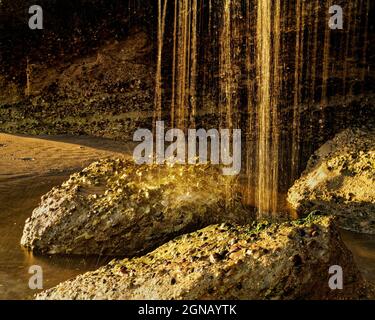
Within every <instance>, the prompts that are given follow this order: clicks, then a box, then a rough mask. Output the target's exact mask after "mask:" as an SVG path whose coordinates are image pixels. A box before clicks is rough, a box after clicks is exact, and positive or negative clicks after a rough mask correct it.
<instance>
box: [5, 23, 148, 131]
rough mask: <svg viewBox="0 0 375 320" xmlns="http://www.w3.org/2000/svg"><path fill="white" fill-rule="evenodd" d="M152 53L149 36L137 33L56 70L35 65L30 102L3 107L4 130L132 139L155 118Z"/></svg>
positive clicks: (56, 67)
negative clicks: (153, 110) (140, 128)
mask: <svg viewBox="0 0 375 320" xmlns="http://www.w3.org/2000/svg"><path fill="white" fill-rule="evenodd" d="M151 54H152V47H151V46H150V43H149V38H148V36H147V34H145V33H144V32H143V31H140V30H138V29H134V30H133V33H132V35H130V36H129V37H128V38H127V39H126V40H124V41H117V40H112V41H110V42H109V43H108V44H106V45H104V46H102V47H101V48H100V49H99V50H98V51H97V52H95V53H94V54H91V55H89V56H86V57H83V58H76V59H74V60H72V61H70V62H65V63H63V62H62V63H60V64H59V65H55V66H54V67H47V66H45V65H44V64H31V65H30V66H29V73H30V78H29V88H28V90H29V94H30V96H31V97H32V98H31V99H30V100H29V101H28V102H21V103H18V104H16V105H9V106H8V107H7V108H1V109H0V116H1V123H0V127H1V128H2V130H3V131H5V132H28V133H34V134H76V135H77V134H78V135H79V134H83V133H85V134H88V135H93V136H103V137H111V138H124V136H125V137H131V136H132V133H133V132H134V131H135V130H136V128H138V127H145V126H147V125H148V124H149V123H150V122H151V119H152V116H153V112H152V108H153V76H152V75H153V66H152V62H151V61H150V60H149V56H150V55H151ZM12 88H13V87H12ZM13 89H14V90H16V89H15V88H13ZM9 90H10V89H9ZM13 99H14V98H13Z"/></svg>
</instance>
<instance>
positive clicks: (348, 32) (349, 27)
mask: <svg viewBox="0 0 375 320" xmlns="http://www.w3.org/2000/svg"><path fill="white" fill-rule="evenodd" d="M348 6H349V8H348V18H347V20H348V21H347V23H346V24H345V28H346V32H345V37H346V44H345V51H344V57H343V60H344V70H343V76H342V77H343V89H342V90H343V95H344V96H345V95H346V93H347V92H346V91H347V89H346V88H347V78H348V58H349V49H350V45H351V43H350V42H351V30H352V22H353V21H352V20H353V2H352V1H350V2H349V3H348Z"/></svg>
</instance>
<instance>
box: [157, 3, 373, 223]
mask: <svg viewBox="0 0 375 320" xmlns="http://www.w3.org/2000/svg"><path fill="white" fill-rule="evenodd" d="M158 1H159V2H158V19H159V22H158V50H157V68H156V69H157V70H156V80H155V83H156V89H155V91H156V93H155V112H156V115H157V118H158V119H160V118H161V116H162V114H163V115H166V116H167V114H168V113H169V115H170V124H171V126H172V127H178V128H182V129H187V128H189V127H193V128H194V127H198V126H202V125H205V126H207V127H205V128H206V129H209V128H212V127H215V128H227V129H234V128H241V129H242V132H243V139H244V140H245V144H244V145H245V146H246V147H245V150H243V151H244V152H243V160H244V161H243V162H244V164H245V165H244V166H243V168H244V170H243V174H242V175H241V177H240V179H239V180H240V182H241V183H243V185H244V187H243V189H246V190H247V191H246V190H245V191H244V192H243V193H244V195H243V198H244V199H245V200H244V201H245V202H246V203H249V204H250V205H251V206H253V207H255V208H257V213H258V216H268V215H271V216H275V215H276V214H277V213H278V212H279V211H280V208H281V207H282V206H283V201H284V200H282V199H281V196H282V193H285V192H286V189H287V188H288V187H289V186H290V185H291V183H292V182H293V181H294V180H295V179H297V178H298V176H299V174H300V173H301V169H302V168H301V165H302V164H303V162H304V161H306V155H307V154H311V152H312V151H313V150H314V149H315V148H316V145H315V146H314V145H312V144H308V145H306V144H305V145H304V144H303V142H304V141H303V140H308V139H311V137H313V136H314V135H319V136H321V137H324V136H325V134H326V133H325V131H326V130H327V127H326V124H327V121H329V118H327V116H326V110H325V109H326V106H327V105H328V103H329V101H330V98H331V95H332V94H333V93H332V92H334V93H335V94H336V93H338V94H340V95H341V96H342V97H348V96H350V95H353V82H354V78H355V77H357V78H359V79H361V81H362V91H363V90H364V88H363V87H364V82H365V79H366V75H367V69H366V68H365V67H364V66H365V65H366V63H367V41H368V40H367V37H368V36H367V28H368V11H369V7H370V4H369V3H370V1H369V0H355V1H350V2H348V3H345V4H344V3H343V1H339V4H341V5H343V6H344V9H345V12H346V15H345V21H344V22H345V23H344V25H345V30H343V31H341V30H340V31H336V33H333V32H332V30H331V29H330V28H329V26H328V20H329V18H330V15H331V14H330V13H329V10H328V9H329V7H330V6H331V5H332V4H333V1H332V0H329V1H326V2H325V3H322V1H320V0H312V1H304V0H291V1H286V0H284V1H282V0H241V1H236V0H179V1H172V2H168V3H167V0H164V1H163V0H158ZM167 6H168V8H169V9H170V10H168V9H167ZM359 16H364V17H365V19H363V21H361V20H360V19H359ZM166 21H171V23H170V26H169V27H166ZM362 31H365V32H364V33H363V34H362V35H361V36H359V34H360V32H362ZM166 39H170V43H171V48H170V51H171V53H170V54H166V55H164V51H165V50H164V48H165V47H166V46H165V43H166ZM334 41H336V43H340V48H341V50H340V51H339V52H334V51H333V49H332V48H333V44H332V43H333V42H334ZM357 42H363V46H362V48H363V49H361V50H360V51H361V52H357V51H355V50H356V48H357V47H358V45H357ZM169 57H170V58H169ZM348 57H349V58H348ZM163 58H164V60H167V59H170V63H169V64H168V63H167V64H166V68H170V70H169V69H168V70H167V72H166V73H168V72H169V74H170V77H169V78H168V81H165V80H166V79H164V81H162V70H164V69H163V68H162V64H163ZM353 61H355V63H357V64H358V66H357V65H355V63H354V62H353ZM334 68H336V70H334ZM354 68H357V69H356V70H357V76H353V75H354V74H355V73H353V69H354ZM332 77H336V78H340V79H341V80H342V82H341V83H340V84H337V83H334V84H333V83H332V82H331V80H332ZM162 88H163V90H162ZM164 89H166V90H164ZM167 89H168V90H167ZM163 104H164V105H165V107H163V111H165V112H163V113H162V105H163ZM207 114H208V116H207V119H205V120H202V117H203V116H204V115H207ZM202 115H203V116H202ZM210 116H211V117H210ZM306 120H307V121H306ZM306 135H307V136H308V137H307V138H306V137H305V136H306ZM309 137H310V138H309ZM302 138H303V139H302ZM323 139H324V138H323ZM317 140H319V139H317Z"/></svg>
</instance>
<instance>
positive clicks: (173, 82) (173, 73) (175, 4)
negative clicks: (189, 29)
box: [171, 1, 178, 128]
mask: <svg viewBox="0 0 375 320" xmlns="http://www.w3.org/2000/svg"><path fill="white" fill-rule="evenodd" d="M177 12H178V1H175V2H174V19H173V53H172V56H173V57H172V84H171V86H172V97H171V127H172V128H173V127H174V125H175V112H176V111H175V105H176V58H177Z"/></svg>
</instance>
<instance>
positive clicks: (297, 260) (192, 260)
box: [37, 217, 371, 300]
mask: <svg viewBox="0 0 375 320" xmlns="http://www.w3.org/2000/svg"><path fill="white" fill-rule="evenodd" d="M332 265H340V266H341V267H342V268H343V272H344V275H345V280H344V290H331V289H330V288H329V285H328V281H329V277H330V275H329V273H328V270H329V267H330V266H332ZM370 295H371V293H370V289H369V288H368V286H367V284H366V283H365V282H364V280H363V279H362V276H361V275H360V274H359V272H358V270H357V268H356V266H355V264H354V263H353V258H352V255H351V253H350V252H349V251H348V250H347V248H346V247H345V246H344V244H343V243H342V241H341V238H340V236H339V233H338V231H337V228H336V227H335V224H334V221H333V219H332V218H331V217H314V218H313V219H308V220H306V221H302V222H301V221H299V223H292V222H289V223H283V224H270V225H269V226H267V227H266V228H260V229H259V228H258V229H257V228H254V226H251V225H248V226H238V225H230V224H221V225H211V226H208V227H206V228H204V229H202V230H199V231H196V232H194V233H191V234H186V235H183V236H180V237H178V238H176V239H174V240H172V241H170V242H168V243H166V244H164V245H162V246H161V247H159V248H158V249H156V250H154V251H153V252H150V253H149V254H147V255H145V256H143V257H138V258H132V259H125V260H113V261H112V262H110V263H109V264H108V265H107V266H104V267H102V268H100V269H98V270H96V271H94V272H88V273H86V274H83V275H80V276H78V277H77V278H75V279H72V280H69V281H66V282H63V283H61V284H59V285H58V286H56V287H54V288H52V289H49V290H47V291H44V292H42V293H40V294H39V295H37V299H167V300H169V299H349V298H350V299H360V298H368V297H369V296H370Z"/></svg>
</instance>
